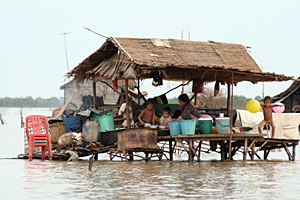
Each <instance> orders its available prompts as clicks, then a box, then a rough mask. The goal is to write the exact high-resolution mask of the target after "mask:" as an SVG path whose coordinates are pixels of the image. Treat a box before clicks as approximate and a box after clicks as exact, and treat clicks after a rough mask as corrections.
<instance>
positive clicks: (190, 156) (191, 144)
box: [188, 140, 194, 162]
mask: <svg viewBox="0 0 300 200" xmlns="http://www.w3.org/2000/svg"><path fill="white" fill-rule="evenodd" d="M188 144H189V162H193V157H194V156H193V140H188Z"/></svg>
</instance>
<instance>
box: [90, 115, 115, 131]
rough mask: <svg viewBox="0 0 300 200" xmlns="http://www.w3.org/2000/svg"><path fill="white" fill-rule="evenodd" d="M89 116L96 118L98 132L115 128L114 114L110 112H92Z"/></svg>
mask: <svg viewBox="0 0 300 200" xmlns="http://www.w3.org/2000/svg"><path fill="white" fill-rule="evenodd" d="M91 117H92V118H96V119H98V122H99V131H100V132H105V131H113V130H115V124H114V115H113V113H112V112H109V113H106V114H104V115H96V114H93V115H92V116H91Z"/></svg>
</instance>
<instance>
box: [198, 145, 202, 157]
mask: <svg viewBox="0 0 300 200" xmlns="http://www.w3.org/2000/svg"><path fill="white" fill-rule="evenodd" d="M201 147H202V140H201V141H200V142H199V149H198V162H200V156H201Z"/></svg>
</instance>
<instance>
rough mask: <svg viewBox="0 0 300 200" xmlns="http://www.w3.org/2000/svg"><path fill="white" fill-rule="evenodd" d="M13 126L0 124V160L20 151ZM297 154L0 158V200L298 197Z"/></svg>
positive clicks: (18, 132)
mask: <svg viewBox="0 0 300 200" xmlns="http://www.w3.org/2000/svg"><path fill="white" fill-rule="evenodd" d="M45 112H48V110H46V111H45ZM17 117H18V116H17ZM8 118H10V117H8ZM6 120H7V118H6ZM7 121H8V120H7ZM16 127H17V126H16ZM16 127H14V128H10V130H12V132H10V133H9V134H8V133H7V130H8V128H7V127H6V128H3V127H0V136H1V146H0V148H1V154H0V155H1V156H0V157H1V158H7V157H16V155H17V154H18V153H20V152H16V150H15V148H17V149H18V150H19V147H18V145H21V146H22V145H23V143H22V142H23V138H22V137H23V132H22V130H20V129H19V128H16ZM3 130H5V132H3ZM19 137H21V139H19ZM4 141H9V144H6V143H7V142H4ZM22 148H23V146H22V147H21V148H20V149H21V151H22ZM297 153H298V154H297V157H296V158H297V161H295V162H289V161H287V156H286V155H285V154H284V152H279V153H275V154H274V155H273V157H272V156H271V155H270V156H271V157H270V158H272V160H271V161H247V162H243V161H233V162H219V161H202V162H200V163H198V162H194V163H188V162H180V161H176V162H169V161H163V162H158V161H154V162H149V163H145V162H131V163H125V162H110V161H105V160H104V161H95V162H94V163H93V170H92V171H88V164H89V163H88V161H87V160H85V161H78V162H61V161H48V160H46V161H40V160H33V161H32V162H29V161H27V160H19V159H0V184H1V185H0V194H1V199H41V197H43V199H299V197H298V195H297V193H298V189H299V188H300V162H299V161H298V157H299V153H300V151H299V148H298V149H297ZM12 154H13V155H14V156H11V155H12ZM210 156H211V155H209V154H208V155H206V154H204V155H203V158H205V159H206V158H207V159H209V157H210ZM104 158H106V159H108V156H107V157H106V156H104ZM275 158H276V159H275ZM216 159H219V157H218V156H216ZM278 159H279V160H278Z"/></svg>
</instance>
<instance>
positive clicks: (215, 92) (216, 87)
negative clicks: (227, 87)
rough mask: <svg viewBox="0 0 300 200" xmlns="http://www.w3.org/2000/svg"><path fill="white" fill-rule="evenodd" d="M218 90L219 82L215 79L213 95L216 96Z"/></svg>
mask: <svg viewBox="0 0 300 200" xmlns="http://www.w3.org/2000/svg"><path fill="white" fill-rule="evenodd" d="M219 92H220V82H219V81H216V83H215V91H214V97H215V96H217V95H218V94H219Z"/></svg>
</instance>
